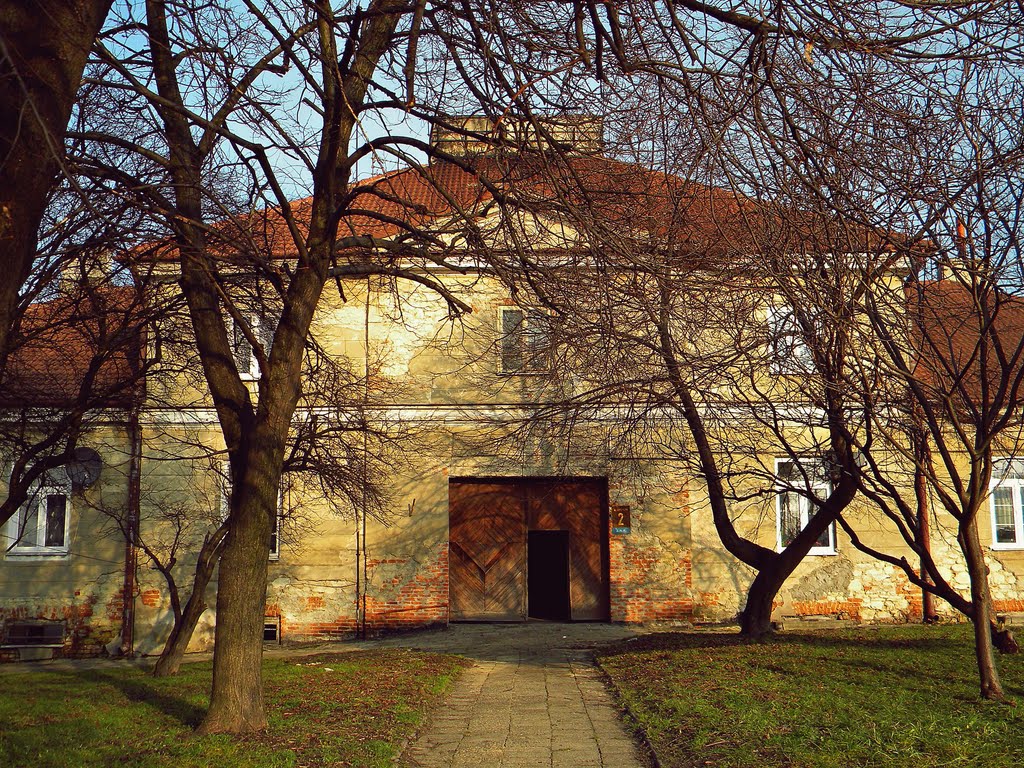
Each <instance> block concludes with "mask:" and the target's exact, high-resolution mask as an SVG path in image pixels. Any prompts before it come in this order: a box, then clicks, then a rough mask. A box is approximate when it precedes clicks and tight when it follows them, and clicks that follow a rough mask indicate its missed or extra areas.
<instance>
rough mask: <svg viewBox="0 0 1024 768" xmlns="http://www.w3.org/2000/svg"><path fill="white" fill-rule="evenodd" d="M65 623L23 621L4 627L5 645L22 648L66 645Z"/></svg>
mask: <svg viewBox="0 0 1024 768" xmlns="http://www.w3.org/2000/svg"><path fill="white" fill-rule="evenodd" d="M64 630H65V627H64V622H63V621H43V620H23V621H11V622H8V623H7V624H6V625H5V626H4V632H3V644H4V645H6V646H21V647H37V648H38V647H46V646H49V647H53V648H58V647H60V646H62V645H64Z"/></svg>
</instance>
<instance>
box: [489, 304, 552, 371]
mask: <svg viewBox="0 0 1024 768" xmlns="http://www.w3.org/2000/svg"><path fill="white" fill-rule="evenodd" d="M551 325H552V323H551V315H550V314H549V313H548V312H546V311H544V310H542V309H520V308H517V307H503V308H502V309H501V372H502V373H546V372H548V371H550V370H551V344H552V339H551Z"/></svg>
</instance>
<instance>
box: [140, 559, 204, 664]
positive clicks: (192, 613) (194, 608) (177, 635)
mask: <svg viewBox="0 0 1024 768" xmlns="http://www.w3.org/2000/svg"><path fill="white" fill-rule="evenodd" d="M209 583H210V578H209V576H207V577H206V581H205V582H204V583H203V584H202V585H200V584H199V583H198V581H197V582H196V584H195V586H193V588H192V594H191V595H190V596H189V598H188V601H187V602H186V603H185V610H184V611H182V613H181V617H180V618H179V619H178V620H177V621H175V622H174V626H173V627H172V628H171V634H170V636H169V637H168V638H167V642H166V643H165V644H164V649H163V650H162V651H161V652H160V658H159V659H157V661H156V665H155V666H154V667H153V677H171V676H172V675H176V674H178V670H179V669H180V668H181V660H182V658H183V657H184V656H185V651H186V650H188V644H189V641H190V640H191V639H192V634H193V633H194V632H195V631H196V625H197V624H199V619H200V618H201V617H202V615H203V612H204V611H205V610H206V598H205V597H204V596H203V593H204V592H205V591H206V586H207V584H209Z"/></svg>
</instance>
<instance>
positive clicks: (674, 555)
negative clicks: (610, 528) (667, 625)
mask: <svg viewBox="0 0 1024 768" xmlns="http://www.w3.org/2000/svg"><path fill="white" fill-rule="evenodd" d="M609 571H610V573H609V587H610V597H611V620H612V621H623V622H627V623H631V624H636V623H647V622H657V621H690V620H692V618H693V592H692V586H693V574H692V570H691V559H690V552H689V550H683V551H681V552H680V551H677V550H676V549H675V548H671V549H670V548H668V547H664V546H659V545H658V544H648V543H646V540H645V539H643V538H640V535H639V534H638V533H636V529H635V527H634V532H633V533H630V534H627V535H612V536H611V539H610V543H609Z"/></svg>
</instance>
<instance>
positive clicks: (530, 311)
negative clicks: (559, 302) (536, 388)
mask: <svg viewBox="0 0 1024 768" xmlns="http://www.w3.org/2000/svg"><path fill="white" fill-rule="evenodd" d="M512 312H518V313H520V314H521V315H522V319H521V321H520V323H521V325H520V328H519V329H518V330H517V332H516V333H517V335H518V336H519V338H520V343H519V347H520V349H519V352H520V355H521V356H522V359H523V364H522V366H520V367H519V368H510V367H508V366H507V365H506V362H505V350H506V348H507V346H506V345H507V343H508V340H509V338H510V334H509V333H508V332H507V331H506V330H505V316H506V315H507V314H509V313H512ZM531 317H533V318H537V317H543V318H544V322H545V323H546V324H547V349H545V350H544V351H543V353H542V354H540V355H536V356H535V357H534V358H533V359H532V360H528V359H527V353H528V351H529V349H528V346H529V345H528V344H527V343H526V337H527V336H528V334H529V333H530V330H529V329H530V325H531V320H530V318H531ZM552 319H553V318H552V315H551V313H550V312H548V311H547V310H545V309H541V308H539V307H519V306H509V307H501V308H500V309H499V311H498V337H499V338H498V371H499V372H500V373H504V374H508V375H511V376H533V375H538V374H545V373H551V371H552V369H553V367H554V365H553V359H552V353H553V349H552V346H553V345H552V339H551V330H552V329H551V325H552ZM538 361H542V362H543V365H537V362H538Z"/></svg>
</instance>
